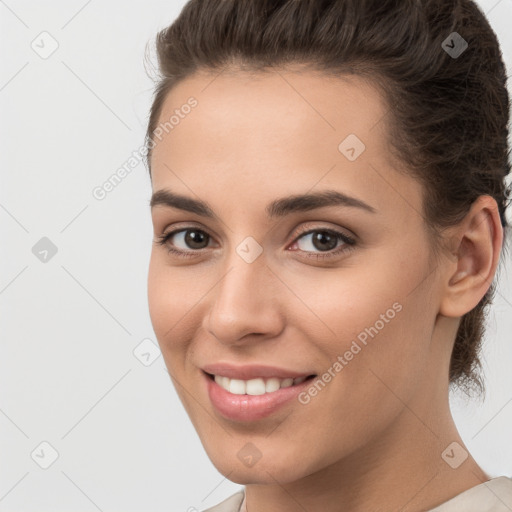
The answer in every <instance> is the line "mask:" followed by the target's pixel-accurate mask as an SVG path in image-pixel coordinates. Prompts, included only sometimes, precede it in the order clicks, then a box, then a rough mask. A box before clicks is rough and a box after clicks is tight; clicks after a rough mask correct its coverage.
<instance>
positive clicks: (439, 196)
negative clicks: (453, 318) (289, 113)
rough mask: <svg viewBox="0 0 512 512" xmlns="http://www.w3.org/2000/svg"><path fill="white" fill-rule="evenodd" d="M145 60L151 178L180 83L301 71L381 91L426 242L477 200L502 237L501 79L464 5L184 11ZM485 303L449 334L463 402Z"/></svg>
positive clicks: (366, 2) (440, 1)
mask: <svg viewBox="0 0 512 512" xmlns="http://www.w3.org/2000/svg"><path fill="white" fill-rule="evenodd" d="M454 32H457V35H453V33H454ZM460 37H461V38H462V39H460ZM464 41H465V42H466V43H467V45H468V46H467V48H466V49H465V50H464V51H462V53H461V54H460V55H457V54H454V53H451V54H450V49H451V48H454V49H459V53H460V50H461V49H464V46H462V45H461V43H462V44H463V43H464ZM156 49H157V57H158V65H159V72H160V73H159V75H160V76H159V81H158V83H157V85H156V90H155V96H154V101H153V104H152V107H151V112H150V118H149V123H148V129H147V134H146V144H147V148H148V153H147V161H146V163H147V167H148V169H149V172H150V174H151V167H150V161H151V149H152V148H153V147H154V144H155V141H154V139H153V137H152V135H153V134H154V130H155V129H156V127H157V123H158V120H159V117H160V114H161V110H162V105H163V103H164V101H165V98H166V96H167V94H168V92H169V91H170V90H171V88H172V87H173V86H174V85H176V84H177V83H178V82H179V81H181V80H182V79H184V78H186V77H188V76H190V75H192V74H193V73H194V72H196V71H204V70H206V71H211V72H212V73H213V72H219V71H222V70H223V69H224V68H226V69H227V68H228V67H231V68H233V69H240V70H243V71H259V72H264V71H266V70H267V69H270V70H271V69H272V68H273V67H278V66H285V65H287V64H304V65H307V66H309V67H310V69H312V70H320V71H322V72H323V73H326V74H327V73H330V74H333V75H336V74H338V75H343V74H345V75H346V74H356V75H359V76H361V77H364V78H366V79H368V80H370V81H372V82H373V83H375V84H376V85H378V86H379V87H380V90H381V91H382V93H383V94H384V96H385V98H386V100H387V102H388V106H389V107H390V111H389V114H390V116H389V120H388V133H389V139H390V151H391V153H392V156H395V157H397V161H398V162H400V163H401V164H402V166H403V168H405V169H406V172H408V173H410V174H411V175H413V176H415V177H416V178H417V179H419V180H420V181H421V182H422V183H423V185H424V198H425V200H424V207H423V208H424V212H423V213H424V217H425V221H426V224H427V226H428V227H429V228H430V229H431V230H432V231H433V232H434V233H435V234H436V236H437V235H439V234H440V233H441V231H442V230H443V228H446V227H449V226H451V225H454V224H456V223H458V222H459V221H461V220H462V219H463V218H464V216H465V214H466V213H467V211H468V210H469V208H470V206H471V204H472V203H473V202H474V201H475V200H476V199H477V198H478V197H479V196H481V195H489V196H491V197H493V198H494V199H495V200H496V202H497V204H498V207H499V212H500V217H501V222H502V225H503V227H505V228H507V221H506V217H505V210H506V208H507V206H508V200H507V199H508V198H507V191H506V188H505V176H506V175H507V174H508V173H509V172H510V161H509V149H508V141H507V137H508V122H509V109H510V103H509V95H508V91H507V87H506V81H507V76H506V70H505V66H504V63H503V58H502V54H501V50H500V47H499V43H498V40H497V38H496V35H495V33H494V32H493V30H492V28H491V27H490V25H489V22H488V20H487V19H486V17H485V15H484V14H483V12H482V11H481V10H480V8H479V7H478V6H477V5H476V4H475V3H474V2H473V1H471V0H402V1H400V2H397V1H396V0H190V1H189V2H187V4H186V5H185V6H184V7H183V9H182V11H181V13H180V15H179V17H178V18H177V19H176V20H175V21H174V22H173V23H172V24H171V25H170V26H169V27H167V28H166V29H164V30H162V31H161V32H159V33H158V35H157V38H156ZM505 231H506V230H505ZM505 234H506V233H505ZM504 249H505V247H504ZM494 293H495V284H494V283H493V284H492V285H491V286H490V288H489V289H488V291H487V293H486V294H485V295H484V297H483V298H482V300H481V301H480V302H479V304H478V305H477V306H476V307H475V308H474V309H473V310H472V311H470V312H468V313H467V314H465V315H464V316H463V317H462V319H461V322H460V325H459V329H458V332H457V335H456V339H455V344H454V348H453V352H452V356H451V361H450V375H449V378H450V383H451V384H457V385H458V386H459V388H462V389H463V390H464V391H465V392H466V393H467V394H470V393H469V391H471V390H472V389H474V388H475V387H476V388H478V389H479V391H481V392H483V391H484V383H483V380H482V378H481V376H480V371H479V370H480V369H481V362H480V359H479V353H480V350H481V341H482V337H483V334H484V320H485V308H486V306H488V305H489V304H490V303H491V300H492V297H493V296H494Z"/></svg>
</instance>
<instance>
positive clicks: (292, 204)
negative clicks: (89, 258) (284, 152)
mask: <svg viewBox="0 0 512 512" xmlns="http://www.w3.org/2000/svg"><path fill="white" fill-rule="evenodd" d="M155 206H166V207H169V208H176V209H178V210H184V211H187V212H190V213H195V214H196V215H199V216H201V217H207V218H209V219H217V216H216V215H215V213H214V211H213V210H212V209H211V208H210V206H209V205H208V204H207V203H205V202H203V201H200V200H197V199H192V198H190V197H186V196H182V195H180V194H176V193H174V192H171V191H170V190H168V189H161V190H158V191H156V192H155V193H154V194H153V195H152V197H151V201H150V207H151V208H154V207H155ZM326 206H345V207H352V208H360V209H362V210H365V211H368V212H371V213H376V212H377V210H376V209H375V208H373V207H372V206H370V205H369V204H367V203H365V202H364V201H361V200H360V199H357V198H355V197H351V196H348V195H346V194H343V193H341V192H338V191H337V190H324V191H321V192H315V193H307V194H298V195H292V196H288V197H282V198H280V199H276V200H274V201H272V202H271V203H269V204H268V205H267V207H266V208H265V212H266V214H267V216H268V217H269V218H270V219H273V218H277V217H284V216H286V215H289V214H291V213H294V212H305V211H308V210H314V209H317V208H324V207H326Z"/></svg>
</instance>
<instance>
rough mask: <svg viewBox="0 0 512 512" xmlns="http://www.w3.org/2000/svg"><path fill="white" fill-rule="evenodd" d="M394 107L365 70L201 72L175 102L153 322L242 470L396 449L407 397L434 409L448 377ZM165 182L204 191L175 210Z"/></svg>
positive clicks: (213, 432) (162, 150)
mask: <svg viewBox="0 0 512 512" xmlns="http://www.w3.org/2000/svg"><path fill="white" fill-rule="evenodd" d="M191 97H192V99H191ZM387 110H388V108H387V106H386V105H385V103H384V102H383V100H382V99H381V96H380V95H379V94H378V92H377V90H376V89H373V88H372V87H371V86H370V85H368V84H367V83H366V82H363V81H362V80H361V79H359V78H357V77H352V78H350V79H349V80H348V79H347V80H340V79H328V78H326V77H322V76H320V75H315V74H313V73H311V72H302V73H293V72H291V71H285V70H280V71H279V72H269V73H267V74H265V75H263V74H258V75H249V74H247V73H241V72H240V73H238V74H237V73H231V74H228V73H226V72H225V73H222V74H220V75H219V76H216V77H215V76H214V75H206V74H196V75H194V76H193V77H192V78H188V79H186V80H184V81H183V82H181V83H179V84H178V85H177V86H176V87H175V88H174V89H173V90H172V91H171V92H170V94H169V95H168V97H167V99H166V102H165V104H164V108H163V111H162V113H161V117H160V125H159V128H157V132H156V133H157V134H158V138H157V139H155V140H156V142H157V144H156V147H155V148H154V150H153V156H152V162H151V167H152V185H153V192H154V194H155V196H154V202H153V206H152V219H153V225H154V236H155V243H154V245H153V249H152V254H151V262H150V268H149V282H148V292H149V307H150V314H151V320H152V323H153V327H154V331H155V334H156V336H157V338H158V342H159V344H160V347H161V350H162V354H163V357H164V359H165V363H166V365H167V368H168V370H169V373H170V374H171V376H172V378H173V381H174V384H175V386H176V390H177V392H178V394H179V396H180V399H181V401H182V402H183V405H184V407H185V409H186V411H187V413H188V414H189V416H190V418H191V421H192V422H193V424H194V427H195V428H196V430H197V432H198V434H199V436H200V438H201V441H202V443H203V445H204V448H205V450H206V451H207V453H208V456H209V457H210V459H211V460H212V462H213V464H214V465H215V466H216V467H217V469H218V470H219V471H220V472H221V473H223V474H224V475H228V474H229V479H230V480H232V481H235V482H239V483H249V482H251V483H274V482H275V480H277V481H279V482H281V483H284V482H290V481H295V480H297V479H299V478H301V477H304V476H306V475H310V474H312V473H314V472H317V471H320V470H322V469H323V468H326V467H327V466H329V465H332V464H334V463H337V462H340V461H343V460H348V457H349V456H351V455H354V454H356V453H358V452H359V453H363V452H364V451H365V450H367V451H369V450H370V446H371V447H372V450H378V448H377V447H378V446H379V445H380V444H379V443H380V442H381V441H382V440H383V439H384V437H385V436H390V435H391V434H390V433H391V432H395V433H396V431H397V429H399V428H401V427H400V425H402V426H403V422H402V420H403V415H402V414H401V413H402V412H404V410H405V408H410V409H412V410H415V413H416V414H418V415H420V416H421V414H422V413H425V412H426V410H427V409H426V408H427V407H428V406H427V405H425V404H429V403H431V402H432V400H431V399H432V396H433V395H434V394H436V397H437V396H438V395H439V387H438V386H437V384H436V383H437V382H442V383H443V389H444V386H445V380H446V381H447V375H448V360H449V354H450V350H451V346H449V345H450V343H447V342H446V339H445V340H444V342H443V343H441V342H440V339H441V336H439V334H438V330H439V329H440V327H439V326H438V325H437V320H438V319H437V315H438V311H439V303H440V295H441V292H440V289H441V287H440V284H439V282H440V280H439V272H438V271H439V268H436V266H435V265H434V264H433V263H432V261H433V260H432V257H431V256H432V251H431V246H430V242H429V239H428V236H427V231H426V227H425V223H424V219H423V217H422V215H421V212H422V211H423V210H422V200H421V193H422V189H421V185H420V184H419V183H418V182H417V181H416V180H414V179H413V178H411V177H409V176H407V175H404V174H399V173H398V172H397V171H396V170H395V169H394V168H393V164H392V163H391V159H390V154H389V151H388V147H387V139H386V122H387V120H386V118H385V115H386V113H387ZM173 116H174V117H173ZM164 123H167V125H164ZM158 139H160V140H158ZM163 192H169V193H172V194H173V195H175V196H178V195H179V196H183V197H184V198H186V199H187V201H185V200H182V201H181V202H180V204H181V206H182V207H183V208H177V207H176V206H177V203H174V204H175V207H172V206H171V203H172V201H170V199H171V197H170V196H167V197H166V196H165V195H164V194H163ZM328 192H329V193H330V196H327V195H324V196H323V198H322V197H320V199H318V200H316V201H315V200H313V199H312V198H313V197H314V196H316V195H318V194H327V193H328ZM303 195H306V196H308V198H305V199H302V200H300V199H297V198H298V197H299V196H303ZM309 196H311V197H309ZM329 197H330V200H328V198H329ZM293 198H295V200H292V199H293ZM196 202H201V203H205V204H206V206H207V207H208V208H203V209H202V210H201V209H199V208H197V207H194V208H191V207H192V206H194V205H195V206H197V205H196ZM269 205H271V206H269ZM192 210H195V211H192ZM208 212H209V213H211V215H210V216H208V215H206V213H208ZM171 232H177V233H175V234H174V235H171V236H169V237H167V240H166V242H165V244H164V245H161V244H158V243H157V242H158V238H159V237H161V236H162V235H166V234H169V233H171ZM338 234H339V235H338ZM169 249H175V250H177V251H182V253H181V254H182V255H181V256H180V255H177V254H175V253H172V252H169ZM214 365H218V366H217V367H216V368H214V367H213V366H214ZM256 366H264V367H268V368H258V367H256ZM205 369H206V370H207V371H208V370H209V371H208V373H217V374H219V375H220V376H223V377H225V378H223V379H218V380H219V383H216V382H215V381H214V380H212V379H211V378H210V377H209V376H208V375H207V373H205ZM310 375H315V376H316V377H313V378H310V379H308V380H307V381H304V382H302V383H298V384H295V383H294V384H293V385H292V386H289V385H288V386H287V384H290V381H289V380H288V381H283V378H284V377H287V376H288V378H294V377H300V376H310ZM228 377H233V378H234V380H233V381H230V380H229V379H228ZM235 377H238V378H235ZM279 377H281V379H279ZM276 379H278V380H276ZM240 381H244V382H240ZM246 381H251V382H250V383H249V384H248V385H246V384H245V382H246ZM427 383H428V384H427ZM221 384H224V385H226V386H228V387H229V386H232V387H230V388H229V389H230V390H231V391H232V392H231V391H227V390H225V389H223V387H222V386H221ZM283 385H284V386H283ZM446 385H447V382H446ZM244 386H245V387H244ZM265 386H267V387H265ZM277 386H281V388H280V389H279V390H277ZM266 390H269V391H268V392H267V391H266ZM263 391H265V394H260V393H263ZM248 392H249V394H246V393H248ZM252 393H254V394H252ZM418 424H419V422H418ZM274 479H275V480H274Z"/></svg>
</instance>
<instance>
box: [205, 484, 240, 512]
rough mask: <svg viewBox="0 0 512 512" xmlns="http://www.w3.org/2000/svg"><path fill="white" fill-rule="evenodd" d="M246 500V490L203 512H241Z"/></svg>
mask: <svg viewBox="0 0 512 512" xmlns="http://www.w3.org/2000/svg"><path fill="white" fill-rule="evenodd" d="M243 499H244V490H243V489H242V490H240V491H238V492H236V493H235V494H232V495H231V496H230V497H229V498H226V499H225V500H224V501H222V502H220V503H218V504H217V505H215V506H214V507H210V508H208V509H206V510H203V512H239V511H240V505H241V504H242V501H243Z"/></svg>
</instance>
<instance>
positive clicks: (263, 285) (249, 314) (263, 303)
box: [203, 253, 286, 345]
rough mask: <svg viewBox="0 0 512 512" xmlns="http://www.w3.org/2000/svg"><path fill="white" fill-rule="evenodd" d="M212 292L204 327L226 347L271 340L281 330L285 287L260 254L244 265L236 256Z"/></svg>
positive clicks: (282, 326) (235, 255) (244, 262)
mask: <svg viewBox="0 0 512 512" xmlns="http://www.w3.org/2000/svg"><path fill="white" fill-rule="evenodd" d="M229 263H230V265H229V267H228V270H227V271H226V272H225V273H224V277H222V278H221V279H220V281H219V282H218V283H217V285H216V286H215V287H214V288H213V290H212V291H211V297H210V301H211V302H210V304H211V305H210V310H209V313H208V314H206V315H205V322H204V325H203V327H204V328H205V330H206V331H207V332H209V333H210V334H212V335H213V336H214V337H215V338H216V339H217V340H218V341H219V342H221V343H223V344H225V345H246V344H248V343H251V340H253V341H258V342H261V340H262V339H264V338H274V337H276V336H278V335H279V333H280V332H281V331H282V330H283V328H284V312H283V311H282V309H281V307H282V304H283V301H282V298H283V294H285V291H284V289H285V288H286V287H285V286H284V285H283V284H282V283H281V281H280V280H279V279H278V278H277V277H276V275H275V273H274V271H272V270H271V269H270V268H269V267H268V266H267V264H266V262H265V259H264V257H263V255H260V257H258V258H257V259H256V260H255V261H253V262H252V263H247V262H246V261H244V260H243V259H242V258H240V257H239V256H238V255H237V254H236V253H235V254H234V255H233V258H231V259H230V262H229Z"/></svg>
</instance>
